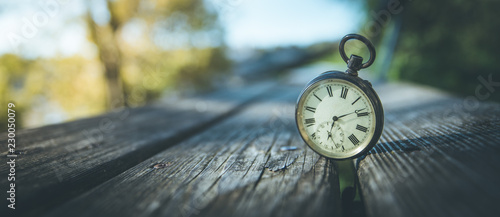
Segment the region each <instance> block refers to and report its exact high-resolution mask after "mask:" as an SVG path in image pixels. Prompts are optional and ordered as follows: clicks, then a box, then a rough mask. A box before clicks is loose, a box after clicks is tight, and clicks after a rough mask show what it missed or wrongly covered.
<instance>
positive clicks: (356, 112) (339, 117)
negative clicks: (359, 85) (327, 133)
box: [334, 108, 366, 119]
mask: <svg viewBox="0 0 500 217" xmlns="http://www.w3.org/2000/svg"><path fill="white" fill-rule="evenodd" d="M365 109H366V108H362V109H358V110H356V111H353V112H351V113H347V114H345V115H341V116H338V117H336V118H337V119H339V118H341V117H345V116H347V115H350V114H353V113H356V114H357V113H358V112H360V111H363V110H365ZM334 119H335V117H334Z"/></svg>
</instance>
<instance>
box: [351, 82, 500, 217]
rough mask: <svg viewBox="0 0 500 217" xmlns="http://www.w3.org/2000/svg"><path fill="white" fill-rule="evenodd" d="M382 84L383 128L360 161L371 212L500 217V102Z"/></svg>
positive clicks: (359, 170)
mask: <svg viewBox="0 0 500 217" xmlns="http://www.w3.org/2000/svg"><path fill="white" fill-rule="evenodd" d="M384 88H385V90H380V91H379V92H380V94H381V98H382V102H383V103H384V106H385V105H387V106H386V125H385V130H384V133H383V134H382V137H381V139H380V141H379V143H378V144H377V145H376V146H375V148H374V149H373V150H372V151H370V153H369V154H368V155H366V156H365V157H364V158H361V159H358V161H357V165H358V172H357V173H358V176H359V180H360V185H361V192H362V196H363V198H364V202H365V208H366V211H367V214H368V216H498V213H499V211H500V208H499V206H498V205H497V203H498V201H499V200H500V187H499V185H498V183H500V158H499V157H498V156H500V142H499V141H500V105H499V104H496V103H488V102H479V103H478V104H477V107H475V108H473V109H470V110H468V109H467V108H469V107H467V106H468V105H467V104H466V103H469V102H468V101H464V100H463V99H458V98H453V97H450V96H447V95H444V94H439V93H433V94H422V93H425V92H426V90H425V89H422V88H415V87H401V86H400V85H396V86H395V87H384ZM403 89H404V90H403ZM393 90H400V91H399V92H398V91H393ZM401 91H403V92H401ZM405 91H406V92H405ZM427 92H428V91H427ZM401 93H406V94H404V95H403V96H398V94H401ZM384 100H385V101H384ZM388 101H390V102H388Z"/></svg>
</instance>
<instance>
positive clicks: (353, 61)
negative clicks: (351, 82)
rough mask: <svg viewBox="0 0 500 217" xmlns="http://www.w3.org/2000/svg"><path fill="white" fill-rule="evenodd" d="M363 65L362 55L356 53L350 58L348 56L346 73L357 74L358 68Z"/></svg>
mask: <svg viewBox="0 0 500 217" xmlns="http://www.w3.org/2000/svg"><path fill="white" fill-rule="evenodd" d="M362 66H363V57H360V56H358V55H354V54H352V55H351V58H349V61H348V62H347V68H348V69H347V71H346V72H347V73H349V74H350V75H353V76H358V70H360V69H361V67H362Z"/></svg>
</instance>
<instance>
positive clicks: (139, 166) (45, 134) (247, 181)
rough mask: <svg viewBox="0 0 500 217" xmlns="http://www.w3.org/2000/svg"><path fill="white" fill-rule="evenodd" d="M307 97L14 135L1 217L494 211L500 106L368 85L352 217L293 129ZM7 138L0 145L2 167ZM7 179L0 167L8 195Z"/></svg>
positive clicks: (143, 113) (321, 162)
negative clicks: (12, 196)
mask: <svg viewBox="0 0 500 217" xmlns="http://www.w3.org/2000/svg"><path fill="white" fill-rule="evenodd" d="M304 82H305V81H304ZM302 88H303V85H301V84H299V85H296V84H291V83H290V82H286V81H279V82H259V83H256V84H253V85H247V86H243V87H240V88H235V89H230V90H220V91H217V92H214V93H210V94H206V95H203V96H199V97H190V98H184V99H165V100H162V101H160V102H158V103H155V104H153V105H149V106H145V107H141V108H132V109H129V108H127V109H121V110H115V111H112V112H110V113H108V114H105V115H101V116H97V117H93V118H88V119H83V120H78V121H73V122H69V123H64V124H57V125H50V126H44V127H41V128H36V129H26V130H21V131H18V133H17V140H18V142H17V151H16V153H17V155H18V157H17V159H16V176H17V179H16V210H15V211H13V210H10V209H7V203H6V202H4V205H2V208H1V213H2V214H1V216H65V217H66V216H94V217H95V216H134V217H135V216H147V217H150V216H183V217H189V216H346V215H358V216H363V215H366V216H446V217H448V216H496V215H498V213H500V212H499V211H500V206H499V205H498V203H499V201H500V187H499V186H500V173H499V172H500V158H499V156H500V106H499V104H496V103H490V102H479V103H478V104H477V106H476V107H475V108H474V109H473V110H470V111H469V110H464V109H463V105H464V103H467V102H466V101H464V99H462V98H458V97H454V96H451V95H448V94H445V93H442V92H440V91H437V90H434V89H431V88H428V87H420V86H416V85H412V84H407V83H384V84H377V85H375V89H376V90H377V91H378V93H379V95H380V98H381V100H382V102H383V104H384V108H385V117H386V121H385V128H384V132H383V134H382V137H381V139H380V141H379V143H378V144H377V145H376V146H375V148H374V149H373V150H371V151H370V152H369V154H367V155H365V156H363V157H361V158H359V159H355V160H350V161H348V164H352V165H354V166H355V173H356V177H357V179H358V181H359V182H358V183H359V191H360V196H361V201H362V202H363V204H361V205H359V204H358V205H359V206H346V205H345V204H342V203H343V202H342V199H341V189H340V187H339V186H340V181H339V180H340V179H342V176H343V175H342V173H343V172H342V169H339V168H340V167H341V166H339V165H340V163H339V162H336V161H332V160H328V159H325V158H323V157H320V156H318V155H317V154H316V153H314V152H313V151H312V150H311V149H309V148H308V147H307V146H306V145H305V144H304V142H303V141H302V140H301V138H300V137H299V135H298V132H297V130H296V128H295V122H294V121H295V120H294V111H295V102H296V99H297V97H298V95H299V92H300V90H301V89H302ZM6 140H7V135H6V134H5V133H2V134H0V141H2V142H1V144H2V146H0V152H1V153H2V155H4V156H6V155H7V146H6V145H4V144H6ZM5 159H6V160H7V158H6V157H5ZM8 170H9V165H7V164H5V163H2V164H1V165H0V174H1V177H2V178H1V179H0V186H2V189H3V191H4V192H5V191H6V190H8V189H7V187H8V184H9V182H8V181H7V179H6V177H7V173H8ZM339 176H340V178H339ZM4 195H5V193H4ZM351 199H352V198H351ZM4 201H5V199H4ZM353 207H354V208H355V209H356V210H354V211H352V210H351V211H349V212H348V211H346V210H345V209H351V208H353ZM356 207H357V208H356ZM342 209H344V211H342ZM363 210H364V211H363Z"/></svg>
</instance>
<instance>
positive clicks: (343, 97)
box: [340, 87, 349, 99]
mask: <svg viewBox="0 0 500 217" xmlns="http://www.w3.org/2000/svg"><path fill="white" fill-rule="evenodd" d="M347 92H349V89H347V87H342V91H341V92H340V98H342V99H345V98H346V97H347Z"/></svg>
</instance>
